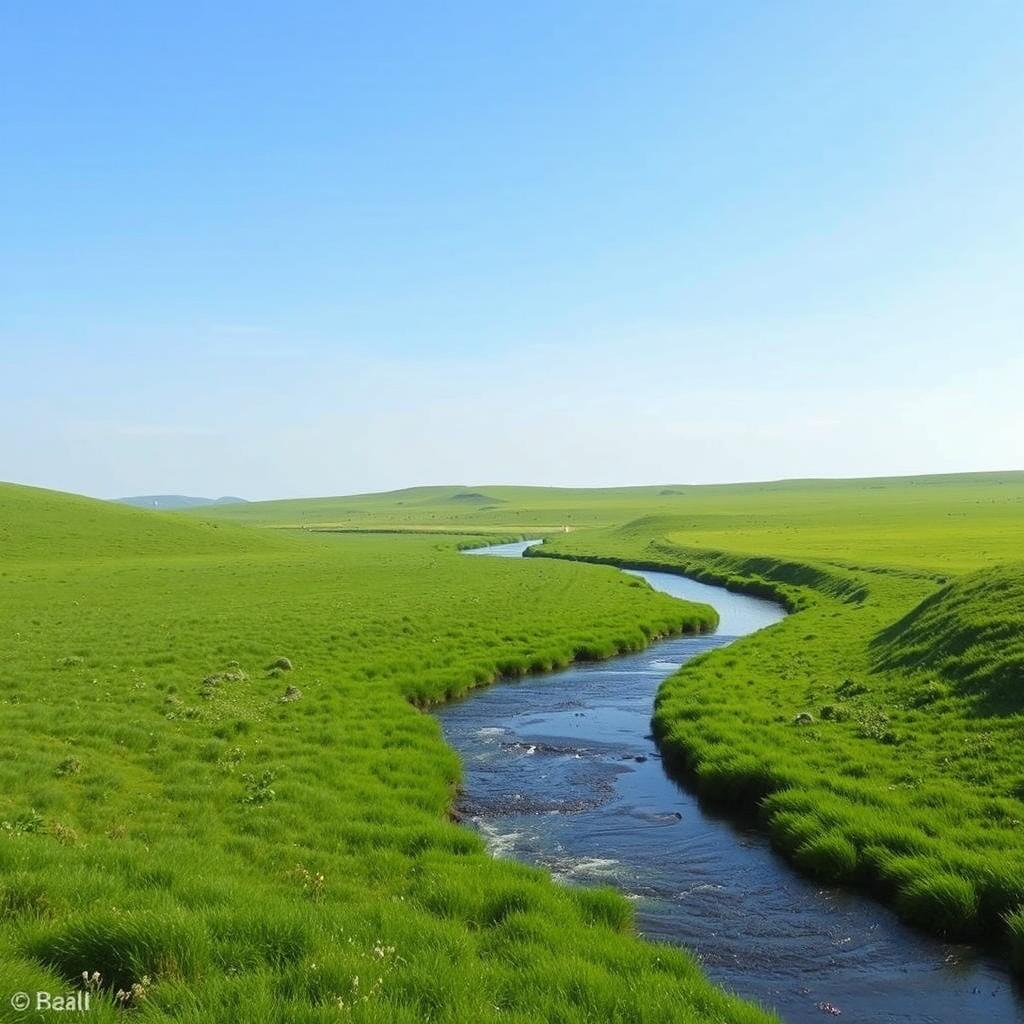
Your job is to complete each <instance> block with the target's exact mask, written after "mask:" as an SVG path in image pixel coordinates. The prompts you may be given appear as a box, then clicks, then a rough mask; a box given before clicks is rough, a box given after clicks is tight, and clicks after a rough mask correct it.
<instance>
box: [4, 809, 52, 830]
mask: <svg viewBox="0 0 1024 1024" xmlns="http://www.w3.org/2000/svg"><path fill="white" fill-rule="evenodd" d="M43 824H44V823H43V816H42V815H41V814H39V812H38V811H36V810H35V808H33V809H32V810H30V811H23V812H22V813H21V814H19V815H18V816H17V817H16V818H12V819H11V820H10V821H0V831H3V832H6V833H7V834H8V835H11V836H22V835H31V834H32V833H33V832H41V831H42V830H43Z"/></svg>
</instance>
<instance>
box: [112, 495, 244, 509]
mask: <svg viewBox="0 0 1024 1024" xmlns="http://www.w3.org/2000/svg"><path fill="white" fill-rule="evenodd" d="M112 500H113V501H116V502H118V503H119V504H121V505H134V506H135V507H136V508H158V509H161V510H162V511H164V512H166V511H168V510H169V509H176V508H204V507H206V506H207V505H243V504H247V502H246V500H245V498H230V497H225V498H191V497H189V496H188V495H187V494H140V495H137V496H136V497H134V498H113V499H112Z"/></svg>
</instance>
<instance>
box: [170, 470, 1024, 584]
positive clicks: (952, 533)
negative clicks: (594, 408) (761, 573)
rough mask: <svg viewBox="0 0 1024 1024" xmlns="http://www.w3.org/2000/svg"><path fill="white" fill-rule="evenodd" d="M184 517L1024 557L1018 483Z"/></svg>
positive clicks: (383, 503)
mask: <svg viewBox="0 0 1024 1024" xmlns="http://www.w3.org/2000/svg"><path fill="white" fill-rule="evenodd" d="M189 514H190V515H193V516H198V517H202V518H204V519H209V520H211V521H221V520H230V521H232V522H239V523H248V524H253V525H259V526H282V527H287V526H306V527H331V526H335V527H344V528H349V529H370V530H372V529H379V528H381V527H387V528H392V529H406V530H452V529H459V530H462V529H466V530H470V531H477V530H483V531H487V532H498V533H500V532H502V531H514V532H518V533H522V532H538V533H545V534H555V533H559V532H562V531H563V530H564V528H565V527H568V528H569V529H570V530H572V531H575V530H578V529H581V528H591V527H604V526H619V525H622V524H624V523H627V522H630V521H634V520H637V519H640V518H646V517H649V516H662V517H666V518H665V524H664V526H659V527H658V529H659V530H661V531H664V532H667V533H671V534H672V535H673V539H679V540H680V541H681V542H684V543H685V544H686V545H687V546H688V547H702V548H715V547H722V548H724V549H726V550H729V551H744V552H750V553H756V554H763V553H769V552H770V553H772V554H777V555H799V556H803V557H808V558H821V559H827V560H829V561H848V562H851V563H855V564H878V565H905V566H912V567H917V568H925V569H934V570H935V571H937V572H942V571H949V572H962V571H965V570H967V569H971V568H976V567H980V566H982V565H993V564H999V563H1001V562H1004V561H1010V560H1013V559H1018V558H1021V557H1022V556H1024V473H974V474H966V475H961V476H933V477H906V478H902V477H897V478H879V479H875V480H834V481H833V480H822V481H800V480H797V481H782V482H778V483H764V484H729V485H722V486H707V487H694V486H682V485H680V486H659V487H623V488H611V489H579V490H576V489H568V488H546V487H498V486H493V487H491V486H474V487H418V488H412V489H410V490H406V491H393V492H390V493H388V494H368V495H356V496H353V497H347V498H346V497H342V498H309V499H297V500H291V501H274V502H253V503H250V504H246V505H235V506H225V507H223V508H215V509H198V510H195V511H194V512H190V513H189Z"/></svg>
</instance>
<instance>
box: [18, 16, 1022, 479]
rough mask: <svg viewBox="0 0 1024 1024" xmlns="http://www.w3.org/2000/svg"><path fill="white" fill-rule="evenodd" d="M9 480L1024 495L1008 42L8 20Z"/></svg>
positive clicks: (677, 26) (977, 34) (997, 25)
mask: <svg viewBox="0 0 1024 1024" xmlns="http://www.w3.org/2000/svg"><path fill="white" fill-rule="evenodd" d="M0 69H2V70H0V129H2V131H0V156H2V159H0V225H2V231H0V379H2V380H3V381H4V384H5V387H4V392H5V397H4V401H3V402H2V403H0V437H2V439H3V443H2V445H0V478H2V479H10V480H16V481H19V482H25V483H34V484H39V485H43V486H50V487H58V488H61V489H67V490H75V491H81V492H84V493H89V494H95V495H99V496H111V495H115V494H129V493H149V492H161V493H163V492H184V493H199V494H221V493H238V494H242V495H244V496H247V497H253V498H258V497H274V496H288V495H306V494H327V493H345V492H353V491H361V490H370V489H383V488H390V487H400V486H405V485H410V484H417V483H431V482H433V483H440V482H450V483H467V484H472V483H500V482H507V483H513V482H520V483H562V484H615V483H648V482H669V481H671V482H684V481H694V482H702V481H726V480H742V479H766V478H778V477H784V476H844V475H866V474H874V473H878V474H883V473H900V472H907V473H909V472H919V471H920V472H925V471H931V472H942V471H956V470H970V469H996V468H1022V466H1021V451H1022V450H1024V446H1022V444H1021V438H1024V402H1022V401H1021V395H1022V394H1024V330H1022V328H1024V287H1022V285H1021V277H1022V266H1024V259H1022V257H1024V186H1022V183H1024V175H1022V166H1024V6H1022V5H1021V4H1019V3H1016V2H1014V3H1009V2H1007V3H995V2H970V3H968V2H963V3H955V4H949V3H942V2H940V0H930V2H905V3H899V4H892V3H871V2H866V3H856V4H852V3H851V4H841V3H836V4H831V3H820V2H807V3H796V2H781V3H740V2H735V3H721V4H705V3H682V2H680V3H644V2H641V3H636V4H621V3H614V4H613V3H601V2H590V0H588V2H586V3H555V4H552V3H530V2H527V3H516V4H504V5H498V4H469V3H466V4H388V3H367V4H338V3H324V4H318V3H297V4H294V5H284V4H269V3H268V4H262V3H246V4H244V5H243V4H234V3H227V2H225V3H220V4H215V5H207V4H190V3H174V4H169V3H168V4H162V3H155V4H136V5H128V4H114V3H110V4H103V3H85V2H83V3H77V4H65V5H43V4H35V5H33V4H8V5H5V7H4V9H3V11H2V12H0Z"/></svg>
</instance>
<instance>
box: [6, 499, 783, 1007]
mask: <svg viewBox="0 0 1024 1024" xmlns="http://www.w3.org/2000/svg"><path fill="white" fill-rule="evenodd" d="M478 504H479V499H472V500H471V501H469V505H470V507H476V506H477V505H478ZM242 507H243V508H244V507H246V506H242ZM459 507H462V506H461V505H460V506H459ZM509 529H510V528H509V527H506V530H509ZM0 531H2V532H0V553H2V568H0V621H2V622H3V624H4V628H3V630H2V631H0V678H2V687H0V705H2V707H0V918H2V922H3V927H2V928H0V991H3V992H15V991H22V990H27V991H35V990H48V991H53V992H61V991H67V990H69V989H74V988H81V987H86V988H89V989H90V990H92V994H93V996H94V997H95V998H94V1001H93V1009H92V1010H91V1011H90V1012H89V1014H88V1016H87V1017H86V1016H85V1015H84V1014H83V1015H80V1016H81V1017H82V1018H83V1019H88V1020H90V1021H94V1022H100V1021H114V1020H119V1019H123V1017H124V1014H125V1013H126V1012H130V1015H131V1017H132V1018H133V1019H136V1020H139V1021H161V1020H174V1021H177V1022H184V1024H193V1022H194V1024H199V1022H203V1024H205V1022H208V1021H211V1020H232V1021H239V1022H247V1021H251V1022H254V1024H255V1022H260V1024H264V1022H275V1021H277V1022H281V1024H285V1022H287V1024H304V1022H321V1021H332V1022H333V1021H338V1020H352V1021H357V1022H385V1021H386V1022H388V1024H395V1022H397V1024H403V1022H408V1024H412V1022H416V1024H419V1022H422V1021H436V1022H452V1024H456V1022H458V1024H462V1022H465V1021H470V1020H472V1021H480V1022H488V1021H493V1022H499V1021H500V1022H503V1024H527V1022H530V1024H532V1022H535V1021H538V1020H543V1021H552V1022H564V1024H577V1022H590V1021H593V1022H605V1021H621V1022H627V1021H628V1022H630V1024H633V1022H651V1024H655V1022H664V1024H668V1022H673V1024H674V1022H679V1021H683V1022H687V1021H692V1022H737V1024H744V1022H745V1024H755V1022H762V1021H767V1020H769V1019H771V1018H770V1017H769V1016H768V1015H766V1014H764V1013H762V1012H761V1011H760V1010H758V1009H756V1008H755V1007H753V1006H751V1005H749V1004H746V1003H744V1002H742V1001H740V1000H738V999H736V998H734V997H732V996H729V995H727V994H725V993H723V992H722V991H720V990H718V989H716V988H715V987H714V986H712V985H711V984H710V983H709V982H708V981H707V980H706V978H705V977H704V975H703V974H702V972H701V971H700V969H699V968H698V966H697V965H696V963H695V962H694V960H693V959H692V958H691V957H689V956H688V955H687V954H685V953H684V952H682V951H679V950H675V949H671V948H668V947H665V946H661V945H655V944H651V943H646V942H643V941H640V940H639V939H637V938H636V937H635V936H634V934H633V929H632V919H631V913H630V908H629V905H628V903H627V902H626V901H625V900H624V899H622V898H620V897H619V896H618V895H616V894H615V893H613V892H610V891H607V890H575V889H571V888H566V887H564V886H560V885H557V884H555V883H554V882H553V881H552V879H551V878H550V877H549V876H548V875H547V874H546V873H544V872H541V871H538V870H533V869H530V868H527V867H525V866H522V865H517V864H514V863H510V862H505V861H496V860H494V859H492V858H491V857H489V856H488V855H487V854H486V852H485V851H484V848H483V845H482V843H481V841H480V839H479V838H478V837H477V836H476V835H475V834H474V833H472V832H470V831H468V830H466V829H464V828H461V827H459V826H457V825H455V824H453V823H452V822H451V821H450V820H449V819H448V810H449V807H450V804H451V800H452V796H453V793H454V787H455V785H456V783H457V781H458V778H459V763H458V759H457V757H456V756H455V754H454V752H452V751H451V750H450V749H448V748H447V747H446V745H445V744H444V743H443V740H442V737H441V734H440V731H439V728H438V726H437V724H436V722H435V721H434V719H433V718H432V717H431V716H430V715H427V714H424V713H423V712H422V710H421V709H422V708H425V707H427V706H429V705H430V704H431V703H433V702H436V701H441V700H445V699H448V698H450V697H453V696H456V695H458V694H461V693H464V692H466V691H467V690H469V689H470V688H472V687H474V686H479V685H483V684H486V683H488V682H489V681H491V680H493V679H495V678H496V677H497V676H498V675H499V674H508V675H519V674H524V673H527V672H531V671H540V670H545V669H548V668H551V667H557V666H561V665H565V664H567V663H568V662H569V661H570V660H571V659H573V658H574V657H586V658H590V657H604V656H607V655H609V654H612V653H615V652H616V651H620V650H634V649H637V648H639V647H641V646H642V645H644V644H645V643H647V642H648V641H649V640H650V639H651V638H652V637H654V636H658V635H661V634H667V633H672V632H678V631H682V630H696V629H701V628H707V627H709V626H710V625H712V624H713V622H714V613H713V612H712V611H711V610H710V609H708V608H706V607H705V606H700V605H690V604H685V603H682V602H678V601H674V600H672V599H670V598H667V597H665V596H663V595H660V594H657V593H655V592H654V591H652V590H651V589H650V588H648V587H646V586H645V585H638V583H637V581H636V580H631V579H627V578H625V577H623V576H622V575H621V574H619V573H617V572H614V571H612V570H610V569H606V570H602V569H595V568H594V567H591V566H577V565H573V564H569V563H565V562H542V561H536V562H532V563H516V562H509V561H503V560H498V559H470V558H465V557H463V556H460V555H459V554H458V553H457V543H458V541H457V539H456V538H451V537H435V536H360V535H351V534H342V535H322V534H318V533H312V532H305V531H299V532H293V533H284V534H282V533H277V532H274V531H257V530H253V529H250V528H248V527H245V526H236V525H234V524H232V523H230V522H228V521H226V520H224V519H218V520H217V521H216V523H213V524H211V523H207V522H205V521H203V520H199V519H192V518H189V517H188V516H185V515H167V514H162V513H154V512H146V511H138V510H133V509H130V508H124V507H119V506H111V505H105V504H102V503H99V502H92V501H88V500H87V499H80V498H75V497H72V496H66V495H58V494H54V493H52V492H45V491H38V490H33V489H29V488H20V487H15V486H10V485H0ZM511 532H515V531H514V528H511ZM466 536H467V534H466V533H463V534H462V538H463V539H465V538H466ZM282 698H287V699H282ZM83 975H84V977H83ZM0 1019H3V1020H30V1019H31V1020H35V1019H39V1018H38V1015H37V1014H35V1013H34V1012H30V1013H27V1014H20V1013H19V1012H18V1011H16V1010H15V1009H13V1008H12V1007H11V1006H10V1005H9V1003H8V1001H7V999H6V998H5V999H4V1000H3V1001H2V1002H0ZM59 1019H62V1020H64V1019H76V1014H74V1013H67V1014H64V1013H62V1014H61V1016H60V1018H59Z"/></svg>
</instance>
